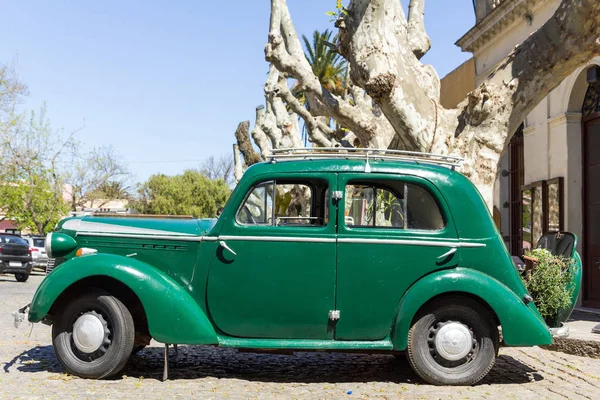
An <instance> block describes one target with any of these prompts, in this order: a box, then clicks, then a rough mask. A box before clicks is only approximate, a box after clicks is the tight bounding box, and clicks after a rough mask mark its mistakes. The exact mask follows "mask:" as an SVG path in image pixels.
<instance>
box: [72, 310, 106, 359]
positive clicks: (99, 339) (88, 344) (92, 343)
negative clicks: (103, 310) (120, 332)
mask: <svg viewBox="0 0 600 400" xmlns="http://www.w3.org/2000/svg"><path fill="white" fill-rule="evenodd" d="M107 335H108V328H107V327H106V321H104V318H102V316H101V315H100V314H98V313H96V312H94V311H91V312H88V313H85V314H83V315H82V316H80V317H79V318H77V321H75V323H74V324H73V342H74V343H75V346H76V347H77V348H78V349H79V351H81V352H83V353H88V354H89V353H93V352H95V351H97V350H98V349H99V348H100V346H102V345H103V344H104V342H105V340H106V338H107Z"/></svg>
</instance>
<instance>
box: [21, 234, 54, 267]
mask: <svg viewBox="0 0 600 400" xmlns="http://www.w3.org/2000/svg"><path fill="white" fill-rule="evenodd" d="M23 239H25V240H26V241H27V242H28V243H29V249H30V250H31V259H32V260H33V267H34V268H35V267H38V268H43V269H44V270H45V269H46V265H47V264H48V254H47V253H46V249H45V248H44V245H45V243H46V238H45V237H43V236H24V237H23Z"/></svg>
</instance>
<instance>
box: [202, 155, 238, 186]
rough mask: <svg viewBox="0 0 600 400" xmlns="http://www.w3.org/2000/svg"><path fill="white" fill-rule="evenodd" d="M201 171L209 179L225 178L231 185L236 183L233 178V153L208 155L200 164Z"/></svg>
mask: <svg viewBox="0 0 600 400" xmlns="http://www.w3.org/2000/svg"><path fill="white" fill-rule="evenodd" d="M200 172H202V173H203V174H204V175H205V176H206V177H207V178H208V179H213V180H214V179H223V180H224V181H225V183H226V184H227V185H228V186H230V187H231V186H232V185H233V184H234V183H235V179H234V178H233V156H231V155H222V156H220V157H214V156H210V157H208V158H207V159H206V160H204V162H203V163H202V165H201V166H200Z"/></svg>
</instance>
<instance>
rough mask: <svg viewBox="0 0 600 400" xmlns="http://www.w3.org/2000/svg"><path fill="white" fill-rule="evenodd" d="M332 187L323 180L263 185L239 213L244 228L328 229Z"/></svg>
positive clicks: (281, 181) (261, 184) (238, 219)
mask: <svg viewBox="0 0 600 400" xmlns="http://www.w3.org/2000/svg"><path fill="white" fill-rule="evenodd" d="M328 193H329V188H328V185H327V182H325V181H321V180H310V181H304V180H302V181H296V180H294V181H290V180H277V181H269V182H262V183H260V184H259V185H257V186H255V187H254V188H253V189H252V190H251V191H250V193H249V194H248V196H247V197H246V200H245V201H244V203H243V204H242V206H241V207H240V209H239V210H238V213H237V222H238V223H240V224H242V225H267V226H271V225H272V226H300V227H303V226H306V227H311V226H325V225H326V224H327V223H328V220H329V196H328Z"/></svg>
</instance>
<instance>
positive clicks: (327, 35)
mask: <svg viewBox="0 0 600 400" xmlns="http://www.w3.org/2000/svg"><path fill="white" fill-rule="evenodd" d="M332 34H333V32H332V31H330V30H329V29H326V30H325V31H324V32H319V31H314V32H313V36H312V42H311V41H310V40H309V39H308V38H307V37H306V36H305V35H302V40H303V42H304V47H305V48H306V51H305V56H306V59H307V60H308V62H309V64H310V65H311V67H312V70H313V73H314V74H315V76H316V77H317V78H319V82H321V85H323V87H324V88H325V89H327V91H329V92H330V93H333V94H335V95H338V96H341V95H342V94H343V93H344V90H345V87H346V71H347V63H346V60H344V58H343V57H342V56H341V55H340V54H339V53H338V52H336V51H335V50H333V49H332V48H331V47H330V46H329V43H331V42H332V41H336V38H335V37H333V38H332ZM292 92H293V93H294V96H296V98H298V99H299V100H300V101H301V102H302V103H304V104H306V97H305V93H304V91H303V90H302V89H301V86H300V85H295V86H294V88H293V89H292Z"/></svg>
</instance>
